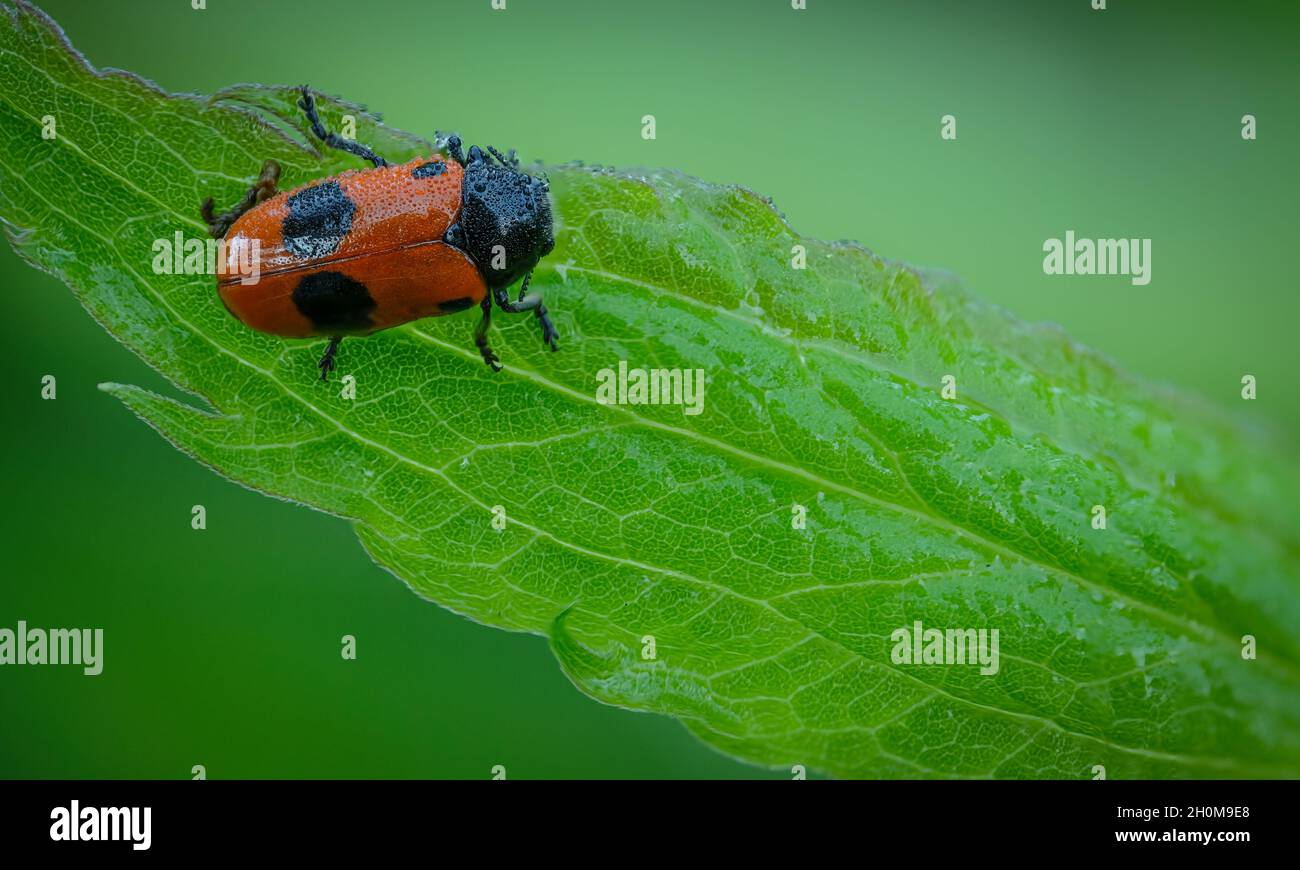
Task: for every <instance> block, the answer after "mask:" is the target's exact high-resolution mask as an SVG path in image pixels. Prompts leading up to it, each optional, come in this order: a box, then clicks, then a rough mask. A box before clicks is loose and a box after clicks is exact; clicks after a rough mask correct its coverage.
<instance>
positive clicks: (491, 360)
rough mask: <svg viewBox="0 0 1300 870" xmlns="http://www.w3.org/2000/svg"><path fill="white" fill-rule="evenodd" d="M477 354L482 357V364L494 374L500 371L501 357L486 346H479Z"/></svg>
mask: <svg viewBox="0 0 1300 870" xmlns="http://www.w3.org/2000/svg"><path fill="white" fill-rule="evenodd" d="M478 352H479V353H480V354H482V355H483V363H484V365H486V366H487V367H488V368H490V369H492V371H494V372H499V371H501V357H499V356H497V352H496V351H494V350H493V349H492V348H490V347H488V346H487V345H486V344H483V345H480V346H479V349H478Z"/></svg>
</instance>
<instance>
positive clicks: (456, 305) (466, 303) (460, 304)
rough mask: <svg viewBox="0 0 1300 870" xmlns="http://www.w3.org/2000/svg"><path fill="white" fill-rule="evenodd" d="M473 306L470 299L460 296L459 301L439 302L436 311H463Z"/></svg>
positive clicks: (472, 301)
mask: <svg viewBox="0 0 1300 870" xmlns="http://www.w3.org/2000/svg"><path fill="white" fill-rule="evenodd" d="M473 305H474V300H473V299H470V298H469V297H468V296H462V297H460V298H459V299H448V300H447V301H446V302H439V303H438V310H439V311H447V312H454V311H464V310H465V309H466V308H472V307H473Z"/></svg>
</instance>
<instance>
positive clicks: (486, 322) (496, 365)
mask: <svg viewBox="0 0 1300 870" xmlns="http://www.w3.org/2000/svg"><path fill="white" fill-rule="evenodd" d="M479 308H480V309H481V310H482V311H483V316H482V317H480V318H479V321H478V326H475V327H474V345H475V346H476V347H477V348H478V352H479V353H480V354H482V355H483V362H485V363H487V365H488V368H490V369H492V371H494V372H499V371H501V358H500V357H498V356H497V355H496V351H494V350H492V348H490V347H488V327H489V326H491V325H492V297H491V296H484V297H483V301H482V302H481V303H480V304H479Z"/></svg>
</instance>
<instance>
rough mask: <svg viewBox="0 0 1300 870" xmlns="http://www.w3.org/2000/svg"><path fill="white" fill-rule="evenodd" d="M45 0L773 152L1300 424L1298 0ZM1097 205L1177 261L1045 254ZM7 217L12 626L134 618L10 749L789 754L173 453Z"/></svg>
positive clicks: (370, 87) (727, 765)
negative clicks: (555, 655)
mask: <svg viewBox="0 0 1300 870" xmlns="http://www.w3.org/2000/svg"><path fill="white" fill-rule="evenodd" d="M40 5H41V6H42V8H44V9H45V10H46V11H47V12H49V13H50V14H51V15H52V16H53V17H54V18H55V19H56V20H57V21H59V22H60V23H61V24H62V25H63V27H64V28H65V30H66V31H67V33H68V36H69V37H70V38H71V40H72V41H73V43H74V45H76V46H77V47H78V48H79V49H80V50H81V51H82V52H83V53H85V54H86V55H87V57H88V58H89V59H90V61H91V62H92V63H94V64H95V65H97V66H100V67H108V66H111V67H118V68H123V69H129V70H132V71H134V72H137V73H139V74H140V75H143V76H145V77H146V78H149V79H152V80H154V81H156V82H157V83H158V84H160V85H161V86H162V87H164V88H166V89H168V90H173V91H197V92H203V93H207V92H212V91H214V90H216V89H218V88H221V87H223V86H225V85H229V84H232V83H236V82H245V81H252V82H264V83H301V82H309V83H311V84H312V85H313V86H314V87H316V88H318V89H320V90H323V91H326V92H328V93H333V94H338V95H342V96H344V97H347V98H349V99H352V100H354V101H357V102H361V103H364V104H366V105H368V106H370V107H371V108H372V109H375V110H377V111H381V112H382V113H383V114H384V116H385V117H386V119H387V120H388V121H389V122H390V123H392V124H394V125H396V126H398V127H401V128H405V129H408V130H412V131H414V132H417V133H422V134H425V135H428V134H431V133H432V132H433V130H435V129H443V130H449V129H454V130H458V131H460V132H461V133H462V134H463V135H464V136H465V137H466V140H467V142H479V143H491V144H496V145H499V146H502V147H508V146H514V147H517V148H519V150H520V152H521V154H522V156H523V157H524V159H525V160H533V159H542V160H546V161H554V162H558V161H565V160H570V159H582V160H585V161H587V162H588V163H602V164H611V165H620V166H637V165H641V166H669V167H676V168H679V169H682V170H684V171H686V172H689V173H692V174H695V175H698V176H700V177H702V178H704V179H707V180H710V181H716V182H736V183H740V184H744V185H746V186H748V187H751V188H753V189H755V190H757V191H759V192H760V193H763V194H765V195H770V196H772V197H773V198H774V200H775V202H776V204H777V206H778V207H779V208H781V210H782V211H784V212H785V214H786V215H787V217H788V218H789V220H790V222H791V223H792V225H793V226H794V227H795V228H796V229H798V230H800V231H802V232H805V233H808V234H811V235H815V236H821V237H827V238H852V239H856V240H859V241H861V242H863V243H864V244H866V245H868V246H869V247H871V248H872V249H874V250H876V251H877V252H879V253H881V254H883V255H885V256H888V257H890V258H893V259H900V260H906V261H909V262H912V263H915V264H917V265H925V266H935V267H942V268H946V269H949V270H951V271H953V272H955V273H956V274H958V275H960V276H961V277H962V278H963V279H964V280H965V281H966V283H967V284H968V285H969V286H970V287H971V288H972V289H973V290H974V291H975V292H976V293H977V294H979V295H981V296H983V297H984V298H986V299H990V300H992V301H995V302H998V303H1000V304H1002V305H1004V306H1006V307H1008V308H1010V309H1011V310H1013V311H1015V312H1016V313H1018V314H1019V315H1021V316H1023V317H1025V318H1028V319H1034V320H1052V321H1055V322H1058V323H1060V324H1062V325H1063V326H1064V327H1065V328H1066V330H1067V331H1068V332H1069V333H1070V334H1071V335H1073V336H1074V337H1075V338H1077V339H1079V340H1081V341H1082V342H1084V343H1086V344H1089V345H1092V346H1093V347H1095V348H1098V349H1100V350H1102V351H1104V352H1105V353H1107V354H1109V355H1110V356H1112V357H1113V358H1115V359H1116V360H1118V361H1119V362H1120V363H1122V364H1123V365H1124V366H1126V367H1127V368H1129V369H1130V370H1131V371H1133V372H1135V373H1137V374H1140V375H1143V376H1146V377H1149V378H1153V379H1157V380H1161V381H1165V382H1169V383H1172V384H1175V385H1178V386H1181V387H1183V388H1185V389H1187V390H1189V391H1192V392H1195V393H1198V394H1200V395H1203V396H1205V397H1207V398H1208V400H1209V401H1210V402H1211V403H1214V404H1218V405H1221V406H1222V407H1223V408H1225V409H1226V410H1227V411H1228V412H1229V413H1232V414H1234V415H1237V416H1238V417H1240V418H1241V419H1243V420H1244V421H1246V422H1247V423H1249V424H1251V425H1258V426H1264V427H1272V428H1274V429H1276V430H1277V431H1278V432H1279V433H1281V435H1282V436H1283V437H1284V438H1287V439H1289V440H1291V441H1293V442H1294V441H1295V440H1296V435H1297V433H1300V400H1297V397H1296V394H1295V376H1294V365H1295V363H1296V361H1297V357H1298V356H1300V355H1298V354H1297V351H1296V349H1295V348H1296V344H1295V337H1294V332H1295V329H1296V324H1297V315H1298V314H1300V301H1297V290H1298V289H1300V288H1297V281H1296V267H1295V251H1296V247H1297V246H1296V243H1295V241H1294V239H1293V238H1292V233H1293V231H1294V230H1295V228H1296V226H1297V221H1296V218H1295V209H1296V205H1297V201H1298V200H1300V198H1298V197H1297V194H1298V193H1300V173H1297V171H1296V166H1295V153H1296V145H1295V143H1296V142H1297V141H1300V102H1298V100H1297V97H1298V95H1300V53H1298V52H1297V51H1296V50H1295V39H1296V33H1297V32H1298V30H1297V24H1298V23H1300V7H1298V6H1297V5H1296V4H1294V3H1291V4H1285V5H1283V4H1277V5H1273V4H1252V3H1233V4H1223V3H1209V2H1202V3H1181V4H1177V5H1174V4H1153V3H1145V4H1138V3H1130V2H1112V3H1111V4H1109V5H1110V6H1111V7H1112V8H1111V9H1108V10H1106V11H1104V12H1094V11H1093V10H1091V8H1090V4H1089V2H1088V0H1054V2H1024V3H1019V4H1011V3H999V2H981V3H971V2H960V0H953V2H924V3H922V2H902V0H899V2H862V0H858V2H852V0H840V2H832V0H809V3H808V5H809V9H808V10H806V11H802V12H794V11H792V10H791V9H790V4H789V2H788V0H766V2H758V0H748V2H742V0H733V2H718V0H715V2H709V3H707V4H705V3H698V2H691V0H656V2H649V0H628V2H620V3H616V4H615V3H592V2H591V0H575V2H568V0H563V2H562V0H508V7H507V9H506V10H505V11H494V10H492V9H491V4H490V2H489V0H446V2H433V0H369V2H366V3H357V2H346V0H313V2H310V3H308V2H274V3H268V2H265V0H207V7H208V8H207V9H206V10H204V11H195V10H193V9H192V8H191V3H190V0H44V2H42V3H40ZM1162 7H1163V8H1162ZM947 113H952V114H954V115H955V116H956V117H957V123H958V139H957V141H955V142H945V141H942V140H941V139H940V137H939V123H940V122H939V119H940V116H941V115H943V114H947ZM1245 113H1253V114H1255V115H1256V116H1257V118H1258V124H1259V139H1258V141H1255V142H1245V141H1243V140H1242V139H1241V136H1240V118H1241V116H1242V115H1243V114H1245ZM645 114H653V115H655V116H656V119H657V127H658V138H657V139H656V140H654V141H645V140H643V139H642V138H641V135H640V131H641V117H642V116H643V115H645ZM256 170H257V167H256V166H250V167H249V173H250V176H251V175H252V174H255V172H256ZM196 207H197V203H196ZM1068 229H1073V230H1075V231H1076V233H1077V234H1079V235H1080V236H1089V237H1093V238H1096V237H1099V236H1101V237H1117V236H1134V237H1150V238H1152V239H1153V280H1152V282H1151V283H1150V284H1149V285H1148V286H1145V287H1134V286H1132V285H1131V284H1130V283H1129V281H1128V279H1126V278H1120V277H1094V278H1067V277H1052V278H1049V277H1047V276H1045V275H1043V273H1042V266H1041V264H1042V257H1043V255H1042V251H1041V246H1042V243H1043V240H1044V239H1046V238H1049V237H1061V236H1063V235H1064V233H1065V231H1066V230H1068ZM0 248H2V249H0V287H3V289H4V293H5V299H6V300H7V304H8V305H9V306H10V310H9V313H8V315H6V317H4V318H3V319H0V330H2V331H3V332H2V334H0V367H2V369H3V371H4V372H5V377H6V380H7V382H8V384H9V387H8V389H5V390H4V391H3V392H0V403H3V419H4V424H5V425H4V427H3V429H2V430H0V439H2V441H0V443H2V445H3V449H2V450H0V456H2V457H3V460H2V461H3V475H4V479H5V481H6V487H5V492H6V495H7V497H6V498H5V499H4V503H3V506H0V512H3V513H2V515H0V565H2V566H3V579H2V580H0V627H9V628H13V627H14V625H15V624H16V623H17V621H18V620H19V619H26V620H27V621H28V623H29V624H32V625H35V626H43V627H52V626H93V627H102V628H103V629H104V630H105V635H106V638H105V644H106V651H105V670H104V673H103V674H102V675H101V676H98V677H94V678H91V677H85V676H82V675H81V674H80V670H79V669H76V668H36V667H26V668H20V667H6V668H3V669H0V719H2V722H3V725H2V726H0V776H3V777H168V778H171V777H188V776H189V775H190V769H191V766H192V765H194V764H203V765H205V766H206V768H207V772H208V776H209V777H213V778H229V777H370V776H373V777H447V776H452V777H473V778H486V777H488V776H489V775H490V770H491V768H492V766H493V765H495V764H504V765H505V766H506V768H507V770H508V775H509V776H510V777H511V778H531V777H570V776H572V777H633V776H635V777H735V776H751V777H773V776H788V774H787V773H784V772H772V771H765V770H759V769H756V768H751V767H747V766H745V765H741V764H739V763H737V762H733V761H731V760H729V759H727V758H725V757H723V756H721V755H718V754H716V753H715V752H713V751H712V750H710V749H707V748H705V747H704V746H703V745H701V744H699V743H697V742H696V741H695V740H694V739H693V738H691V737H689V736H688V735H687V734H686V732H685V731H684V730H683V729H681V728H680V727H679V726H678V725H677V724H676V723H675V722H673V721H671V720H669V719H665V718H660V717H651V716H645V715H635V714H632V713H628V712H624V711H620V710H615V709H612V708H608V707H603V706H601V705H599V704H597V703H595V702H594V701H591V700H588V699H587V698H585V697H583V696H582V695H580V694H579V693H578V692H577V691H576V690H574V689H573V688H572V687H571V686H570V685H569V684H568V682H567V681H566V680H565V678H564V677H563V676H562V675H561V674H560V672H559V669H558V668H557V666H556V664H555V663H554V661H553V659H552V657H551V655H550V653H549V651H548V650H547V648H546V644H545V642H544V641H543V640H542V639H541V638H536V637H528V636H519V635H508V634H504V633H502V632H498V631H493V630H489V629H486V628H482V627H480V626H477V625H474V624H472V623H470V622H468V621H466V620H463V619H460V618H458V617H456V616H454V615H452V614H450V613H448V612H446V611H443V610H441V609H439V608H438V607H436V606H434V605H431V604H429V603H427V602H424V601H421V600H420V599H418V598H417V597H416V596H414V595H413V594H411V592H410V591H409V590H408V589H407V588H406V587H405V586H403V585H402V584H401V583H400V582H398V581H397V580H395V579H394V578H393V577H391V576H390V575H388V574H386V573H384V572H383V571H381V570H380V569H378V568H376V567H375V566H373V565H372V564H371V563H370V562H369V560H368V559H367V558H366V557H365V555H364V554H363V553H362V551H361V548H360V546H359V545H358V544H357V543H356V541H355V539H354V538H353V535H352V532H351V530H350V529H349V527H348V525H347V524H346V523H344V522H343V521H341V520H338V519H334V518H332V517H328V516H325V515H322V514H318V513H314V512H312V511H309V510H306V509H304V508H300V507H297V506H294V505H290V504H287V503H284V502H280V501H276V500H273V499H269V498H266V497H264V496H260V495H257V494H254V493H252V492H249V491H247V490H244V489H242V488H240V487H238V486H236V485H234V484H232V483H229V482H227V481H225V480H223V479H221V478H219V477H217V476H216V475H214V474H212V473H211V472H209V471H207V470H206V469H204V468H202V467H201V466H199V465H197V464H196V463H194V462H192V461H191V460H189V459H188V458H186V457H184V456H183V455H181V454H180V453H178V452H176V451H175V450H173V449H172V448H171V447H169V446H168V445H166V444H165V443H164V442H163V441H162V440H161V439H160V438H159V437H158V436H157V435H155V434H154V433H153V432H152V431H150V430H149V429H148V428H147V427H146V426H145V425H144V424H142V423H140V422H139V421H137V420H136V419H135V418H134V417H132V416H131V415H130V414H129V413H128V412H126V411H125V410H123V409H122V407H121V406H120V405H119V404H118V403H117V402H116V401H115V400H113V399H112V398H110V397H108V396H106V395H104V394H103V393H100V392H98V391H97V390H96V384H98V383H99V382H101V381H122V382H128V383H137V384H143V385H146V386H149V387H152V388H154V389H165V386H164V384H163V382H162V379H161V378H160V377H159V376H158V375H157V374H156V373H154V372H153V371H152V370H151V369H149V368H148V367H146V366H145V365H144V364H143V363H141V362H140V361H139V360H138V359H137V358H136V357H134V356H133V355H132V354H130V353H129V352H128V351H126V350H125V349H124V348H122V347H121V346H119V345H118V344H117V343H116V342H115V341H113V340H112V339H111V338H110V337H109V336H108V335H107V334H106V333H104V332H103V331H102V330H101V329H100V328H99V327H98V326H97V325H96V324H95V323H94V322H93V321H92V320H91V319H90V318H89V317H88V316H87V315H86V314H85V312H84V311H82V310H81V309H80V307H79V306H78V304H77V303H76V302H75V301H74V300H73V298H72V295H71V293H70V292H69V291H68V290H67V289H66V288H64V287H63V286H62V285H60V284H58V283H57V282H55V281H54V280H52V279H50V278H49V277H47V276H45V275H42V274H39V273H37V272H35V271H33V270H31V269H29V268H28V267H27V266H25V265H24V264H22V263H21V262H20V261H19V260H18V259H17V258H16V257H15V256H14V255H13V253H12V251H11V250H10V249H9V248H8V246H7V245H4V246H0ZM1246 373H1249V374H1254V375H1256V376H1257V377H1258V379H1259V385H1260V386H1259V399H1258V401H1256V402H1254V403H1246V402H1242V401H1241V400H1240V398H1239V392H1238V391H1239V389H1240V386H1239V384H1240V379H1241V376H1242V374H1246ZM45 374H54V375H55V376H57V378H58V400H57V401H54V402H47V401H42V400H41V399H40V396H39V393H40V381H41V377H42V376H43V375H45ZM194 504H203V505H205V506H206V507H207V511H208V529H207V530H206V531H203V532H196V531H192V530H191V529H190V507H191V505H194ZM343 634H353V635H355V636H356V637H357V639H358V652H359V657H358V659H357V661H354V662H347V661H343V660H342V659H341V657H340V655H339V638H340V636H341V635H343Z"/></svg>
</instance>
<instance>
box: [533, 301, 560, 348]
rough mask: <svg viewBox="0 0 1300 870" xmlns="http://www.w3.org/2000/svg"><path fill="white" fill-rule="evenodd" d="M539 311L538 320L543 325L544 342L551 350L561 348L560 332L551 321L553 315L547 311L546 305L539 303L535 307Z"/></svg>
mask: <svg viewBox="0 0 1300 870" xmlns="http://www.w3.org/2000/svg"><path fill="white" fill-rule="evenodd" d="M535 310H536V312H537V322H538V323H540V324H541V325H542V343H543V344H545V345H547V346H548V347H549V348H550V349H551V350H553V351H554V350H559V349H560V346H559V344H557V341H558V340H559V338H560V332H559V330H557V329H556V328H555V324H554V323H552V322H551V316H550V315H549V314H547V313H546V306H545V305H538V306H537V308H536V309H535Z"/></svg>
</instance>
